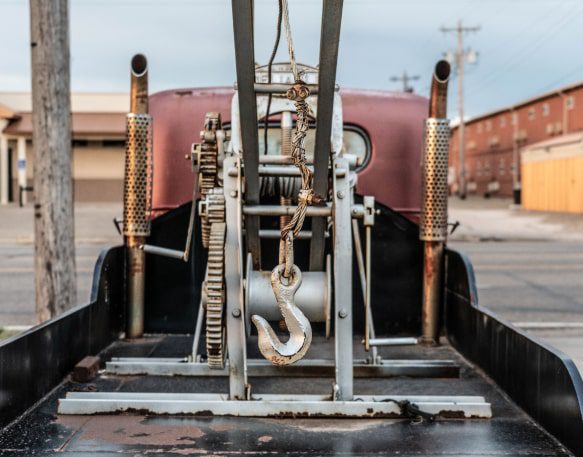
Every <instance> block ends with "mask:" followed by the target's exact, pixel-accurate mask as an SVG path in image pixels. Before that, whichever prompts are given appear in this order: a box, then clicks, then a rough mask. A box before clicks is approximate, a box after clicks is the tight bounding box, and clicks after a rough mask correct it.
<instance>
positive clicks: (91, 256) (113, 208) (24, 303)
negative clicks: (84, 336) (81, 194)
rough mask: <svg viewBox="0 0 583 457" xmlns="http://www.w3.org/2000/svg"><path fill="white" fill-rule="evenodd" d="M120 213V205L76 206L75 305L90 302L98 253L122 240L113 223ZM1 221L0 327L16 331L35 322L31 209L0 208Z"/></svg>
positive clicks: (26, 207)
mask: <svg viewBox="0 0 583 457" xmlns="http://www.w3.org/2000/svg"><path fill="white" fill-rule="evenodd" d="M121 214H122V207H121V204H77V205H76V207H75V235H76V259H75V260H76V267H77V302H78V304H84V303H87V302H88V300H89V294H90V291H91V282H92V277H93V268H94V265H95V261H96V260H97V257H98V256H99V253H100V252H101V251H102V250H103V249H106V248H107V247H109V246H112V245H116V244H119V243H121V241H122V238H121V236H120V235H119V234H118V233H117V230H116V229H115V226H114V224H113V218H114V217H120V216H121ZM0 220H1V221H2V223H1V224H0V290H1V291H2V293H1V294H0V328H1V327H4V328H6V327H7V328H9V329H17V330H19V329H22V328H25V327H28V326H31V325H34V324H35V323H36V317H35V305H34V303H35V299H34V257H33V255H34V249H33V209H32V206H31V205H27V206H25V207H24V208H19V207H18V206H16V205H10V206H4V207H0Z"/></svg>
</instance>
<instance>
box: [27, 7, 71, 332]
mask: <svg viewBox="0 0 583 457" xmlns="http://www.w3.org/2000/svg"><path fill="white" fill-rule="evenodd" d="M68 7H69V5H68V0H30V31H31V33H30V35H31V42H30V47H31V62H32V142H33V151H34V164H33V166H34V255H35V287H36V314H37V320H38V321H39V322H42V321H45V320H47V319H50V318H52V317H54V316H56V315H57V314H59V313H61V312H63V311H65V310H67V309H69V308H71V307H73V306H75V305H76V304H77V297H76V295H77V293H76V278H75V233H74V224H73V180H72V172H71V168H72V155H71V93H70V86H69V84H70V73H69V60H70V59H69V13H68Z"/></svg>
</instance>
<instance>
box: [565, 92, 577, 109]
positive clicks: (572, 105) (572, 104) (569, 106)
mask: <svg viewBox="0 0 583 457" xmlns="http://www.w3.org/2000/svg"><path fill="white" fill-rule="evenodd" d="M565 106H566V107H567V109H573V108H575V98H574V97H573V96H572V95H569V96H568V97H567V98H566V99H565Z"/></svg>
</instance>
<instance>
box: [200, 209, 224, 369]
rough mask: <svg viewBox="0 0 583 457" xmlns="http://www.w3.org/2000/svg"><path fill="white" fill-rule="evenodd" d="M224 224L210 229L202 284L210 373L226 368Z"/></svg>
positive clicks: (218, 223)
mask: <svg viewBox="0 0 583 457" xmlns="http://www.w3.org/2000/svg"><path fill="white" fill-rule="evenodd" d="M226 230H227V226H226V223H225V222H224V221H222V222H214V223H213V224H212V225H211V227H210V234H209V245H208V246H209V253H208V263H207V279H206V281H205V284H204V288H205V292H206V296H207V302H206V349H207V363H208V365H209V367H210V368H212V369H222V368H223V367H224V366H225V325H224V319H223V315H224V307H225V306H224V305H225V286H224V277H225V234H226Z"/></svg>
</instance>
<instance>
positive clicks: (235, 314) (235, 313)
mask: <svg viewBox="0 0 583 457" xmlns="http://www.w3.org/2000/svg"><path fill="white" fill-rule="evenodd" d="M231 314H232V315H233V317H241V310H240V309H239V308H237V309H234V310H233V312H232V313H231Z"/></svg>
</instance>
